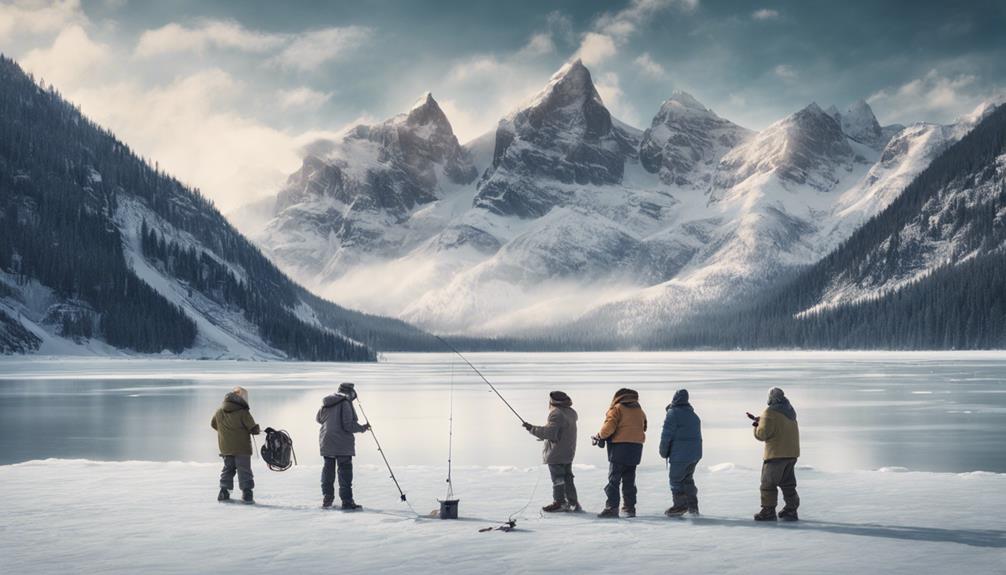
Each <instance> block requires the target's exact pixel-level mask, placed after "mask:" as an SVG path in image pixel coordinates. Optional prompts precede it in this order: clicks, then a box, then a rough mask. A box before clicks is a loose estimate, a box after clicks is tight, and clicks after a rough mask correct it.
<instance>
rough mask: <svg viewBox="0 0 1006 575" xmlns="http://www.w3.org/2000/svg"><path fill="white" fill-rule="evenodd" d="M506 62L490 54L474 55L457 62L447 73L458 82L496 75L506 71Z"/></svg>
mask: <svg viewBox="0 0 1006 575" xmlns="http://www.w3.org/2000/svg"><path fill="white" fill-rule="evenodd" d="M505 67H506V65H505V64H503V63H502V62H500V60H499V59H498V58H496V57H495V56H490V55H480V56H473V57H471V58H468V59H466V60H461V61H460V62H455V63H454V65H453V66H451V69H450V71H449V72H448V73H447V76H448V78H450V79H451V80H454V81H458V82H466V81H469V80H472V79H475V78H479V77H486V76H494V75H496V74H499V73H501V72H504V71H505V70H504V68H505Z"/></svg>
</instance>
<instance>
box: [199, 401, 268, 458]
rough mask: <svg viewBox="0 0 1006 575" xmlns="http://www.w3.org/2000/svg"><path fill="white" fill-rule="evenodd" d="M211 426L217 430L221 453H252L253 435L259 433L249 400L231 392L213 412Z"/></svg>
mask: <svg viewBox="0 0 1006 575" xmlns="http://www.w3.org/2000/svg"><path fill="white" fill-rule="evenodd" d="M210 427H212V428H213V429H215V430H217V447H219V448H220V455H251V454H252V442H251V436H252V435H258V434H259V427H258V424H257V423H255V418H253V417H252V415H251V412H250V411H249V410H248V402H247V401H245V400H244V398H242V397H241V396H240V395H238V394H236V393H234V392H231V393H228V394H227V395H226V396H225V397H224V402H223V404H221V405H220V408H219V409H217V411H216V413H214V414H213V419H211V420H210Z"/></svg>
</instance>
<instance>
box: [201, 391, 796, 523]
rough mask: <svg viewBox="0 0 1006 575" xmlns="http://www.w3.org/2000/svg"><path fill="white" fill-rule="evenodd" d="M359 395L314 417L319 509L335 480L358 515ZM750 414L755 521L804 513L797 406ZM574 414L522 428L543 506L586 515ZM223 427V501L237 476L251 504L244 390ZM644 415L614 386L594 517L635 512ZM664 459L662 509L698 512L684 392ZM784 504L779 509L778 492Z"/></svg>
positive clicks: (250, 428) (696, 426)
mask: <svg viewBox="0 0 1006 575" xmlns="http://www.w3.org/2000/svg"><path fill="white" fill-rule="evenodd" d="M356 398H357V395H356V389H355V386H354V385H353V384H352V383H343V384H341V385H340V386H339V389H338V391H337V392H336V393H334V394H332V395H329V396H327V397H325V398H324V399H323V400H322V405H321V408H320V409H319V410H318V414H317V416H316V418H315V419H316V421H317V422H318V424H319V425H320V426H321V429H320V431H319V445H320V451H321V456H322V457H323V458H324V466H323V467H322V472H321V491H322V507H324V508H331V507H333V505H334V504H335V495H336V492H335V485H336V481H337V480H338V487H339V493H338V494H339V500H340V508H341V509H343V510H347V511H354V510H358V509H360V508H361V506H360V505H359V504H357V503H356V501H355V500H354V499H353V457H354V456H356V445H355V437H354V436H355V434H357V433H363V432H365V431H367V430H368V429H370V424H369V423H363V424H361V423H360V422H359V419H358V418H357V415H356V410H355V409H354V407H353V401H354V400H355V399H356ZM751 417H752V426H753V427H754V437H755V439H757V440H758V441H761V442H764V444H765V447H764V453H763V463H762V471H761V510H760V511H759V512H758V513H757V514H756V515H755V516H754V519H755V520H756V521H775V520H777V519H783V520H787V521H795V520H797V519H798V515H797V508H798V507H799V506H800V497H799V495H798V494H797V491H796V475H795V471H794V470H795V467H796V461H797V458H798V457H800V429H799V425H798V424H797V420H796V410H795V409H794V408H793V406H792V404H791V403H790V402H789V399H787V398H786V395H785V393H784V392H783V390H781V389H779V388H778V387H773V388H772V389H771V390H769V395H768V406H767V407H766V409H765V411H764V412H763V413H762V414H761V416H758V417H755V416H751ZM577 419H578V415H577V413H576V410H575V409H573V400H572V399H571V398H570V397H569V395H567V394H566V393H564V392H562V391H553V392H551V393H550V394H549V413H548V419H547V420H546V423H545V425H540V426H538V425H532V424H531V423H528V422H525V423H524V424H523V425H524V428H525V429H527V431H528V432H529V433H531V435H533V436H534V437H536V438H538V439H539V440H541V441H543V442H544V447H543V460H544V463H546V464H547V465H548V469H549V474H550V476H551V479H552V502H551V503H550V504H548V505H546V506H544V507H543V508H542V511H545V512H547V513H555V512H582V511H583V508H582V506H581V505H580V499H579V496H578V495H577V490H576V485H575V483H574V475H573V460H574V458H575V456H576V443H577ZM210 426H211V427H212V428H213V429H215V430H216V431H217V442H218V447H219V450H220V456H221V457H222V458H223V460H224V467H223V470H222V471H221V473H220V492H219V495H218V497H217V499H218V500H219V501H228V500H230V492H231V491H233V489H234V476H235V475H237V477H238V486H239V487H240V488H241V491H242V498H241V499H242V501H243V502H245V503H253V502H254V497H253V492H252V490H253V489H254V487H255V481H254V476H253V474H252V470H251V455H252V443H251V436H252V435H257V434H258V433H259V426H258V424H257V423H255V419H254V418H253V417H252V416H251V413H250V410H249V406H248V392H247V390H245V389H244V388H241V387H236V388H234V390H233V391H231V392H230V393H228V394H227V395H226V396H225V397H224V401H223V404H222V405H221V406H220V408H219V409H217V411H216V413H215V414H214V415H213V419H212V420H211V421H210ZM646 431H647V419H646V414H645V413H644V412H643V408H642V406H641V405H640V403H639V393H638V392H636V391H635V390H633V389H628V388H622V389H619V390H618V391H617V392H615V396H614V397H613V398H612V401H611V404H610V406H609V407H608V410H607V412H606V413H605V416H604V421H603V423H602V424H601V428H600V430H599V431H598V432H597V433H596V434H595V435H593V436H591V441H592V443H593V444H594V445H597V446H599V447H602V448H604V449H606V450H607V455H608V483H607V485H605V487H604V493H605V496H606V501H605V506H604V510H602V511H601V512H600V513H599V514H598V517H605V518H606V517H619V515H620V513H619V509H620V506H621V512H622V513H624V514H625V516H627V517H635V516H636V501H637V498H636V495H637V489H636V467H637V466H638V465H639V463H640V461H641V460H642V456H643V444H644V443H645V442H646ZM658 449H659V452H660V457H661V458H662V459H664V460H666V461H667V463H668V479H669V482H670V488H671V497H672V504H671V507H670V508H668V509H667V511H666V512H665V514H666V515H667V516H668V517H681V516H683V515H686V514H690V515H696V516H697V515H698V514H699V500H698V488H697V486H696V485H695V468H696V466H697V465H698V463H699V461H700V460H701V459H702V421H701V419H700V418H699V416H698V415H697V414H696V413H695V409H694V408H693V407H692V405H691V403H690V401H689V396H688V390H686V389H680V390H678V391H677V392H675V394H674V396H673V399H672V400H671V403H670V404H669V405H668V406H667V408H666V414H665V416H664V423H663V427H662V429H661V433H660V444H659V448H658ZM780 490H781V491H782V495H783V500H784V503H785V505H784V507H783V509H782V510H781V511H780V512H779V513H778V514H776V507H777V506H778V498H779V491H780Z"/></svg>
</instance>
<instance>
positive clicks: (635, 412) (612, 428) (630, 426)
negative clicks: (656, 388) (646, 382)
mask: <svg viewBox="0 0 1006 575" xmlns="http://www.w3.org/2000/svg"><path fill="white" fill-rule="evenodd" d="M597 435H598V437H600V438H601V439H606V440H608V443H638V444H640V445H642V444H643V443H645V442H646V414H645V413H643V408H642V407H641V406H640V405H639V394H638V393H636V392H635V391H632V390H624V391H623V393H620V394H618V395H616V396H615V398H614V399H613V400H611V406H610V407H609V408H608V413H606V414H605V416H604V423H603V424H601V431H599V432H598V433H597Z"/></svg>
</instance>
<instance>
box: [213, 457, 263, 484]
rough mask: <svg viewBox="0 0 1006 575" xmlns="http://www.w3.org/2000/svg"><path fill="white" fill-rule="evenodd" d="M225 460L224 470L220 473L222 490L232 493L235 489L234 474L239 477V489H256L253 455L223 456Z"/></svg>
mask: <svg viewBox="0 0 1006 575" xmlns="http://www.w3.org/2000/svg"><path fill="white" fill-rule="evenodd" d="M220 457H223V458H224V468H223V470H222V471H221V472H220V488H221V489H226V490H228V491H231V490H233V489H234V474H235V473H236V474H237V476H238V487H240V488H241V489H242V490H245V489H254V488H255V476H254V475H252V469H251V455H221V456H220Z"/></svg>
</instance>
